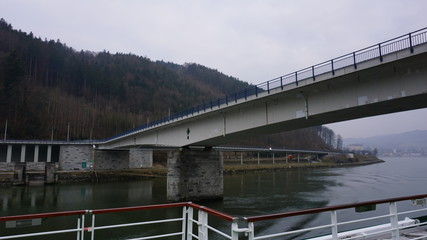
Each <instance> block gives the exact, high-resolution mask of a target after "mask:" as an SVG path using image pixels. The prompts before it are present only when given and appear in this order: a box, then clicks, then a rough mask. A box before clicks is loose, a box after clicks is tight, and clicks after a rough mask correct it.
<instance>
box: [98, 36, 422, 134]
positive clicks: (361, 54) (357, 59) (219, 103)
mask: <svg viewBox="0 0 427 240" xmlns="http://www.w3.org/2000/svg"><path fill="white" fill-rule="evenodd" d="M426 42H427V28H423V29H420V30H417V31H414V32H411V33H408V34H405V35H402V36H399V37H396V38H393V39H390V40H388V41H385V42H381V43H378V44H375V45H372V46H369V47H366V48H363V49H360V50H358V51H355V52H352V53H348V54H345V55H342V56H340V57H337V58H333V59H331V60H328V61H325V62H322V63H319V64H316V65H313V66H311V67H308V68H304V69H301V70H298V71H295V72H292V73H289V74H285V75H282V76H279V77H277V78H274V79H271V80H269V81H266V82H263V83H260V84H257V85H251V86H249V87H248V88H245V89H243V90H240V91H237V92H233V93H230V94H226V95H225V96H224V97H222V98H217V99H212V100H210V101H208V102H205V103H202V104H199V105H196V106H193V107H192V108H189V109H186V110H183V111H179V112H176V113H174V114H172V115H170V116H166V117H164V118H161V119H158V120H156V121H153V122H150V123H148V124H145V125H142V126H140V127H137V128H135V129H131V130H129V131H126V132H122V133H120V134H118V135H115V136H112V137H110V138H107V139H104V140H102V141H109V140H112V139H115V138H120V137H122V136H125V135H128V134H131V133H135V132H138V131H141V130H145V129H149V128H152V127H156V126H159V125H161V124H165V123H168V122H170V121H175V120H178V119H182V118H185V117H189V116H192V115H194V114H200V113H203V112H206V111H208V110H213V109H214V108H216V109H218V108H221V107H224V106H228V105H229V104H230V103H237V102H238V101H241V100H248V98H249V97H252V96H255V97H258V95H260V94H261V93H265V92H267V94H270V92H271V90H273V89H278V88H281V89H282V90H283V88H284V86H286V85H290V84H295V85H296V86H298V83H299V81H301V80H304V79H312V80H313V82H314V81H316V77H318V76H319V75H322V74H326V73H332V75H335V72H336V71H337V70H339V69H341V68H345V67H349V66H353V67H354V68H355V69H357V67H358V64H360V63H362V62H365V61H369V60H372V59H378V60H379V61H380V62H382V61H383V57H384V56H385V55H387V54H391V53H394V52H398V51H402V50H405V49H409V51H410V52H411V53H413V51H414V47H415V46H417V45H421V44H424V43H426Z"/></svg>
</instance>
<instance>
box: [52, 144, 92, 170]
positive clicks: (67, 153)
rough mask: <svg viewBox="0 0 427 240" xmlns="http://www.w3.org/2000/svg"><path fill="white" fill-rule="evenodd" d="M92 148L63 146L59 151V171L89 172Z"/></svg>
mask: <svg viewBox="0 0 427 240" xmlns="http://www.w3.org/2000/svg"><path fill="white" fill-rule="evenodd" d="M93 157H94V156H93V148H92V146H83V145H63V146H61V148H60V150H59V168H60V169H61V170H78V171H87V170H89V164H90V161H91V160H93Z"/></svg>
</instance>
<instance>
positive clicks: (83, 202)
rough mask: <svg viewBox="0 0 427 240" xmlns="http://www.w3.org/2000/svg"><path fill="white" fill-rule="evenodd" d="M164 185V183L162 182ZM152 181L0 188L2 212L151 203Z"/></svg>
mask: <svg viewBox="0 0 427 240" xmlns="http://www.w3.org/2000/svg"><path fill="white" fill-rule="evenodd" d="M162 187H163V186H162ZM153 199H155V198H153V181H152V180H147V181H140V182H121V183H97V184H66V185H44V186H43V185H41V186H24V187H21V186H16V187H4V188H1V194H0V200H1V215H2V216H5V215H16V214H29V213H39V212H48V211H67V210H80V209H97V208H110V207H123V206H130V205H132V204H134V205H141V204H150V203H152V201H153Z"/></svg>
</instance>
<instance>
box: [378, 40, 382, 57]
mask: <svg viewBox="0 0 427 240" xmlns="http://www.w3.org/2000/svg"><path fill="white" fill-rule="evenodd" d="M378 51H379V54H380V62H383V54H382V52H381V43H380V44H378Z"/></svg>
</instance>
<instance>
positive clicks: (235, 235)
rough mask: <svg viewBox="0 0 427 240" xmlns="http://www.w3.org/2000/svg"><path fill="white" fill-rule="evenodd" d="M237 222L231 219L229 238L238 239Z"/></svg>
mask: <svg viewBox="0 0 427 240" xmlns="http://www.w3.org/2000/svg"><path fill="white" fill-rule="evenodd" d="M238 230H239V224H238V223H237V221H233V223H232V224H231V240H239V231H238Z"/></svg>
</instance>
